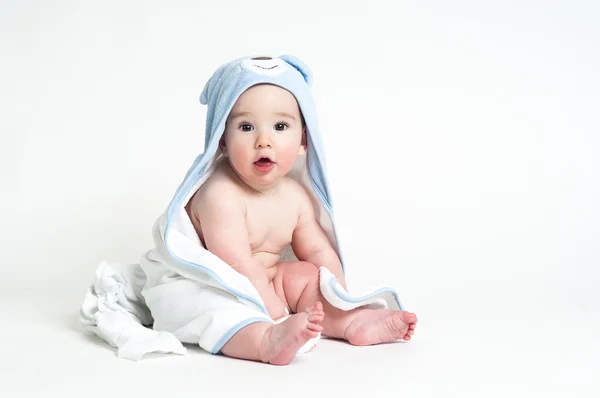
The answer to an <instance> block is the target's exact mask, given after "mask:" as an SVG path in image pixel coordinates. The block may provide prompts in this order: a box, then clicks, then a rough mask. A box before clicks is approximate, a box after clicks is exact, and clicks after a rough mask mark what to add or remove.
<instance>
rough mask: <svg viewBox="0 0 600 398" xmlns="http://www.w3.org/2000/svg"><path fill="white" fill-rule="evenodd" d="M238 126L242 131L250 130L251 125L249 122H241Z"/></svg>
mask: <svg viewBox="0 0 600 398" xmlns="http://www.w3.org/2000/svg"><path fill="white" fill-rule="evenodd" d="M239 128H240V129H241V130H242V131H252V125H251V124H249V123H241V124H240V127H239Z"/></svg>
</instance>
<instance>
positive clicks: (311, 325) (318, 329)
mask: <svg viewBox="0 0 600 398" xmlns="http://www.w3.org/2000/svg"><path fill="white" fill-rule="evenodd" d="M306 328H307V329H308V330H311V331H313V332H317V333H321V332H322V331H323V325H320V324H318V323H308V324H307V325H306Z"/></svg>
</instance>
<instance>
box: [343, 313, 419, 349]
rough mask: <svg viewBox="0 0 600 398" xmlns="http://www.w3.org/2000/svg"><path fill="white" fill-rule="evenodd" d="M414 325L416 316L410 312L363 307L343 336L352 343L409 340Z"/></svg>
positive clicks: (415, 324) (371, 343) (413, 330)
mask: <svg viewBox="0 0 600 398" xmlns="http://www.w3.org/2000/svg"><path fill="white" fill-rule="evenodd" d="M416 326H417V316H416V315H415V314H413V313H411V312H407V311H394V310H372V309H363V310H361V311H360V312H359V313H358V314H357V316H356V318H355V319H354V321H352V323H351V324H350V325H349V326H348V328H347V329H346V336H345V337H346V340H348V342H349V343H350V344H352V345H373V344H379V343H388V342H391V341H395V340H398V339H404V340H410V339H411V336H412V335H413V334H414V332H415V327H416Z"/></svg>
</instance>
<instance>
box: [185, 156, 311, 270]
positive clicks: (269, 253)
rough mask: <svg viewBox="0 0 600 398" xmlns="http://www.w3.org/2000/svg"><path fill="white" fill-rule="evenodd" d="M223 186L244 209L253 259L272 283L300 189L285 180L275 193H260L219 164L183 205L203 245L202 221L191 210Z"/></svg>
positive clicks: (297, 211) (298, 205) (289, 237)
mask: <svg viewBox="0 0 600 398" xmlns="http://www.w3.org/2000/svg"><path fill="white" fill-rule="evenodd" d="M223 183H225V184H228V185H229V186H232V187H234V188H235V190H234V192H236V194H237V195H238V197H239V199H240V201H241V202H242V204H243V206H244V207H245V210H246V212H245V214H246V215H245V225H246V228H247V231H248V239H249V243H250V250H251V252H252V257H253V258H254V259H255V260H257V261H258V262H260V263H261V264H262V266H263V268H264V269H265V272H266V274H267V277H268V278H269V280H272V279H273V278H274V277H275V274H276V272H277V268H276V265H277V263H278V262H279V258H280V253H281V250H282V249H283V248H284V247H285V246H286V245H287V244H289V243H290V242H291V241H292V234H293V232H294V229H295V228H296V225H297V223H298V217H299V215H300V208H301V202H300V201H301V198H302V197H301V196H300V195H297V193H298V189H302V187H301V186H300V185H299V184H298V183H297V182H296V181H295V180H293V179H291V178H289V177H285V178H283V179H281V180H280V181H279V184H278V187H277V190H276V191H275V192H273V193H270V194H262V193H259V192H256V191H253V190H251V189H250V188H248V187H247V186H243V183H242V182H241V181H239V180H237V177H236V176H235V174H234V172H233V170H232V169H231V168H230V166H229V165H228V164H227V162H221V163H220V164H219V165H218V166H217V169H216V170H215V172H214V174H212V175H211V177H210V178H209V179H208V181H207V182H206V183H205V184H204V185H202V187H200V189H198V191H197V192H196V193H195V194H194V196H193V197H192V199H191V200H190V202H189V203H188V205H187V206H186V211H187V212H188V215H189V216H190V219H191V221H192V224H193V225H194V228H195V230H196V232H197V233H198V236H199V237H200V240H201V241H202V243H203V244H204V245H206V244H205V240H204V235H203V233H202V220H201V219H199V217H197V216H196V213H195V212H194V208H195V207H196V206H197V203H198V202H199V201H202V199H203V196H205V195H206V193H207V192H208V190H211V189H219V185H220V184H223Z"/></svg>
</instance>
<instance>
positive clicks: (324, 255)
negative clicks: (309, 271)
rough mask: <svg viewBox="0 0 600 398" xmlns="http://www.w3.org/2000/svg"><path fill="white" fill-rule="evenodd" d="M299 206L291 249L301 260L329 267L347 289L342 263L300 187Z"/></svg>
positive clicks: (308, 199)
mask: <svg viewBox="0 0 600 398" xmlns="http://www.w3.org/2000/svg"><path fill="white" fill-rule="evenodd" d="M300 191H301V193H300V197H301V206H300V216H299V217H298V224H297V226H296V229H295V230H294V233H293V235H292V244H291V246H292V250H294V254H295V255H296V257H297V258H298V260H301V261H308V262H309V263H312V264H314V265H315V266H317V267H326V268H327V269H329V270H330V271H331V272H332V273H333V274H334V275H335V277H336V278H337V280H338V281H339V282H340V284H341V285H342V286H343V287H344V288H345V289H347V286H346V279H345V278H344V272H343V270H342V263H341V261H340V258H339V257H338V255H337V253H336V252H335V250H334V249H333V247H332V246H331V244H330V243H329V239H327V236H326V235H325V231H323V229H322V228H321V225H320V224H319V223H318V222H317V219H316V217H315V210H314V208H313V205H312V202H311V201H310V198H309V197H308V194H307V193H306V191H304V189H302V188H300Z"/></svg>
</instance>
